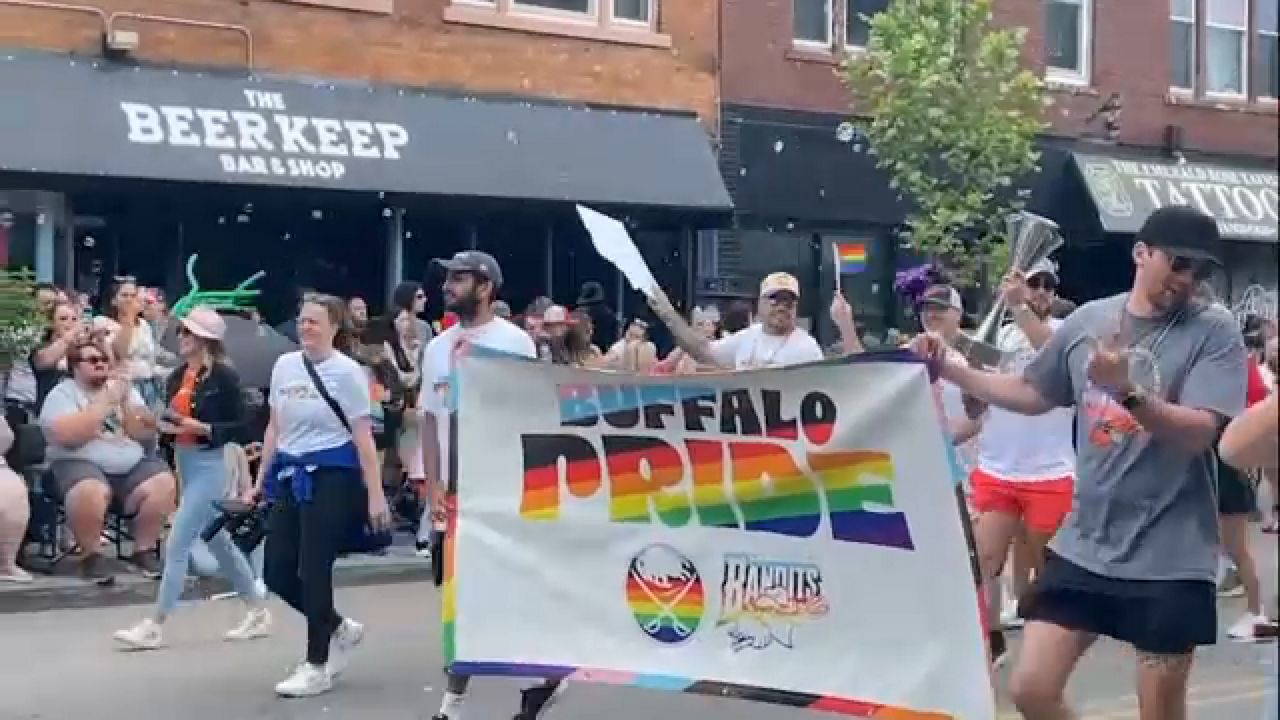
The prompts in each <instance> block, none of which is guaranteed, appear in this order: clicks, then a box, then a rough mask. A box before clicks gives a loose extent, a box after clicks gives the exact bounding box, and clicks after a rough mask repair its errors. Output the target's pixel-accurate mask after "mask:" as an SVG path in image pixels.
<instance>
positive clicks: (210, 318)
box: [182, 306, 227, 341]
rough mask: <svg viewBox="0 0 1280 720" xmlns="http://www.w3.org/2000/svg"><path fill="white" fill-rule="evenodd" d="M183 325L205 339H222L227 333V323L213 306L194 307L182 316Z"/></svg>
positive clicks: (193, 333)
mask: <svg viewBox="0 0 1280 720" xmlns="http://www.w3.org/2000/svg"><path fill="white" fill-rule="evenodd" d="M182 326H183V327H185V328H186V329H187V331H188V332H190V333H191V334H192V335H195V336H196V337H198V338H204V339H205V340H219V341H221V340H222V339H223V338H224V337H226V334H227V323H226V322H225V321H224V320H223V319H222V316H221V315H219V314H218V312H217V311H216V310H214V309H213V308H211V307H205V306H200V307H194V308H192V309H191V312H189V313H187V316H186V317H184V318H182Z"/></svg>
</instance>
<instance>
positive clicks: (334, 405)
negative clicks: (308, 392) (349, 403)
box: [302, 353, 351, 434]
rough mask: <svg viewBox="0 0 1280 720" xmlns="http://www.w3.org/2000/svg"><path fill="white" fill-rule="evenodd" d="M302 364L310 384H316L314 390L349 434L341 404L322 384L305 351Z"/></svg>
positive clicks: (347, 423) (348, 422)
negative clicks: (308, 376)
mask: <svg viewBox="0 0 1280 720" xmlns="http://www.w3.org/2000/svg"><path fill="white" fill-rule="evenodd" d="M302 366H303V367H305V368H306V369H307V374H308V375H310V376H311V384H312V385H315V386H316V392H318V393H320V397H321V398H323V399H324V401H325V402H326V403H328V405H329V408H330V409H331V410H333V414H334V415H337V416H338V420H339V422H341V423H342V427H344V428H346V429H347V433H348V434H351V421H350V420H347V414H346V413H344V412H342V406H341V405H339V404H338V401H337V400H334V399H333V396H332V395H330V394H329V389H328V388H326V387H325V386H324V381H323V380H321V379H320V373H319V372H317V371H316V366H315V363H313V362H311V358H309V357H307V354H306V353H302Z"/></svg>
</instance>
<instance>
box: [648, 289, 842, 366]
mask: <svg viewBox="0 0 1280 720" xmlns="http://www.w3.org/2000/svg"><path fill="white" fill-rule="evenodd" d="M799 304H800V283H799V282H798V281H797V280H796V278H795V276H793V275H791V274H789V273H784V272H776V273H772V274H770V275H769V276H768V277H766V278H765V279H764V281H763V282H761V283H760V318H759V322H757V323H755V324H753V325H749V326H747V327H746V328H743V329H742V330H739V331H738V332H736V333H734V334H732V335H729V336H728V337H724V338H721V339H719V340H708V339H707V338H706V336H704V335H703V334H702V333H700V332H698V331H696V330H694V329H693V328H691V327H689V324H688V323H686V322H685V321H684V319H683V318H682V317H681V316H680V314H679V313H678V312H677V311H676V310H675V309H674V308H673V307H672V306H671V303H670V301H669V300H667V298H666V296H664V295H662V293H660V292H658V293H655V294H654V297H652V298H650V300H649V305H650V307H652V308H653V310H654V312H655V313H657V315H658V317H659V318H661V319H662V321H663V322H664V323H666V325H667V327H668V328H670V330H671V334H672V335H673V336H674V337H675V340H676V343H677V344H678V345H679V346H680V348H681V349H683V350H684V351H685V352H686V353H688V354H689V356H690V357H692V358H693V359H694V360H696V361H698V363H700V364H702V365H707V366H711V367H716V368H720V369H722V370H754V369H756V368H766V367H782V366H786V365H799V364H801V363H807V362H815V361H818V360H821V359H822V358H823V353H822V348H821V347H820V346H819V345H818V343H817V341H816V340H814V339H813V336H811V335H810V334H809V333H808V332H806V331H805V330H804V328H802V327H799V326H798V325H797V324H796V309H797V307H798V305H799ZM831 316H832V319H834V320H835V321H836V325H837V326H838V327H839V329H840V336H841V338H843V346H844V349H845V351H846V352H857V351H860V350H861V349H862V347H861V344H860V343H859V342H858V332H857V329H856V328H855V326H854V322H853V311H852V310H851V309H850V308H849V305H848V303H847V302H844V298H843V297H841V296H839V295H837V296H836V298H835V301H834V302H833V303H832V311H831Z"/></svg>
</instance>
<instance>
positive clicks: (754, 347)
mask: <svg viewBox="0 0 1280 720" xmlns="http://www.w3.org/2000/svg"><path fill="white" fill-rule="evenodd" d="M764 334H765V332H764V328H763V327H761V328H760V334H759V335H756V337H755V339H753V340H752V341H751V354H750V355H749V356H748V357H747V367H751V368H758V367H772V366H773V360H774V358H776V357H778V353H780V352H782V348H784V347H786V346H787V343H789V342H791V336H792V335H795V334H796V329H795V328H791V332H789V333H787V336H786V337H784V338H783V339H782V342H780V343H778V346H777V347H775V348H774V349H773V352H771V353H769V357H768V358H766V359H765V361H764V362H763V363H758V362H756V358H757V357H758V355H757V351H758V350H759V349H760V338H761V337H763V336H764Z"/></svg>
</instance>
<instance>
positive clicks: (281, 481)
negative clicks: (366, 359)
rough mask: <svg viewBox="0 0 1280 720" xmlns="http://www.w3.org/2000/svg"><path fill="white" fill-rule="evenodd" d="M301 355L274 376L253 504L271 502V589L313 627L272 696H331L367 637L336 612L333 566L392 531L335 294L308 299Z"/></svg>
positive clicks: (358, 375) (360, 377) (280, 363)
mask: <svg viewBox="0 0 1280 720" xmlns="http://www.w3.org/2000/svg"><path fill="white" fill-rule="evenodd" d="M297 324H298V325H297V326H298V339H299V341H300V342H301V345H302V350H300V351H297V352H291V353H287V354H285V355H282V356H280V358H279V359H278V360H277V361H276V364H275V368H274V369H273V370H272V372H271V388H270V395H269V398H270V400H269V404H270V407H271V419H270V420H269V421H268V423H267V431H266V436H265V438H264V440H263V449H262V464H261V468H262V469H261V470H260V471H259V476H258V481H257V486H256V487H255V488H254V490H253V491H251V493H252V498H256V497H257V495H258V494H259V492H261V493H262V494H264V495H265V497H266V499H267V501H268V502H269V503H271V512H270V516H269V520H268V533H267V549H266V580H267V587H269V588H270V589H271V591H272V592H273V593H275V594H276V595H278V596H279V597H280V599H281V600H284V601H285V603H287V604H288V605H289V607H291V608H293V609H294V610H295V611H297V612H298V613H299V614H301V615H303V616H304V617H305V618H306V620H307V654H306V659H305V661H304V662H303V663H302V664H301V665H299V666H298V667H297V668H296V669H295V670H294V672H293V673H292V674H291V675H290V676H289V677H288V678H287V679H285V680H284V681H283V682H281V683H280V684H278V685H276V693H277V694H279V695H281V696H284V697H308V696H312V695H319V694H320V693H323V692H327V691H328V690H329V689H330V688H331V687H332V686H333V679H334V678H335V677H336V676H337V675H338V674H339V673H341V672H342V670H343V669H344V667H345V665H346V661H347V654H348V652H349V651H350V650H352V649H353V648H354V647H355V646H356V645H358V644H359V643H360V641H361V640H362V639H363V637H364V626H362V625H361V624H360V623H357V622H355V621H354V620H351V619H349V618H348V619H344V618H343V617H342V616H341V615H339V614H338V612H337V611H336V610H335V609H334V607H333V564H334V561H335V560H336V559H337V557H338V555H339V553H341V552H343V551H344V550H348V549H351V543H352V542H353V541H358V540H359V539H360V535H361V534H362V533H368V531H369V530H370V529H371V530H373V531H374V532H375V533H385V532H386V530H387V529H388V527H389V526H390V514H389V512H388V509H387V499H386V496H385V495H384V494H383V491H382V479H381V468H380V467H379V463H378V449H377V446H376V445H375V443H374V438H373V428H372V421H371V420H370V401H369V385H368V382H367V378H366V375H365V372H364V369H363V368H361V366H360V364H359V363H357V362H356V361H355V360H353V359H352V358H350V357H348V356H346V355H344V354H343V353H342V352H341V351H340V348H347V347H349V346H350V342H351V340H350V337H349V330H348V328H347V326H346V307H345V305H344V303H343V302H342V300H341V299H339V298H336V297H333V296H331V295H307V296H305V297H304V298H303V303H302V307H301V309H300V310H299V312H298V320H297Z"/></svg>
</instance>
